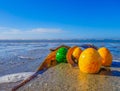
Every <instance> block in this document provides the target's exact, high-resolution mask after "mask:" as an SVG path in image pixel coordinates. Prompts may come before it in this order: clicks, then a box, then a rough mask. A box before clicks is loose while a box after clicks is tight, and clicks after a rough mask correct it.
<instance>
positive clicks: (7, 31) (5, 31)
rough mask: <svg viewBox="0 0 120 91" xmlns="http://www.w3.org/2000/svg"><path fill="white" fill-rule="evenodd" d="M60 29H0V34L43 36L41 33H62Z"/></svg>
mask: <svg viewBox="0 0 120 91" xmlns="http://www.w3.org/2000/svg"><path fill="white" fill-rule="evenodd" d="M62 32H64V31H63V30H61V29H54V28H53V29H52V28H35V29H31V30H25V31H24V30H19V29H15V28H5V27H0V33H2V34H32V33H33V34H43V33H62Z"/></svg>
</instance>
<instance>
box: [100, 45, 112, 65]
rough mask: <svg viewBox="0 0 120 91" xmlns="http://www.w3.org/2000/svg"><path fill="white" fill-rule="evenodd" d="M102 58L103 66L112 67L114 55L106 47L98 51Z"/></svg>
mask: <svg viewBox="0 0 120 91" xmlns="http://www.w3.org/2000/svg"><path fill="white" fill-rule="evenodd" d="M98 52H99V54H100V56H101V57H102V66H111V64H112V54H111V53H110V51H109V50H108V49H107V48H106V47H101V48H99V49H98Z"/></svg>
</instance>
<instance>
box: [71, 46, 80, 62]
mask: <svg viewBox="0 0 120 91" xmlns="http://www.w3.org/2000/svg"><path fill="white" fill-rule="evenodd" d="M81 53H82V49H80V48H79V47H76V48H75V49H74V51H73V53H72V55H73V57H74V58H75V59H76V60H78V59H79V57H80V54H81Z"/></svg>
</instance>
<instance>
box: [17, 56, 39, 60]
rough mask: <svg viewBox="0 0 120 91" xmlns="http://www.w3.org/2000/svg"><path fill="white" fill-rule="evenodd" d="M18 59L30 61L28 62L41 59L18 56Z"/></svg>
mask: <svg viewBox="0 0 120 91" xmlns="http://www.w3.org/2000/svg"><path fill="white" fill-rule="evenodd" d="M18 58H20V59H28V60H35V59H39V58H33V57H27V56H18Z"/></svg>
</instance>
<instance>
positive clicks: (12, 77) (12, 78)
mask: <svg viewBox="0 0 120 91" xmlns="http://www.w3.org/2000/svg"><path fill="white" fill-rule="evenodd" d="M32 74H34V72H22V73H15V74H8V75H5V76H1V77H0V84H2V83H10V82H18V81H21V80H24V79H26V78H28V77H29V76H31V75H32Z"/></svg>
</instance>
